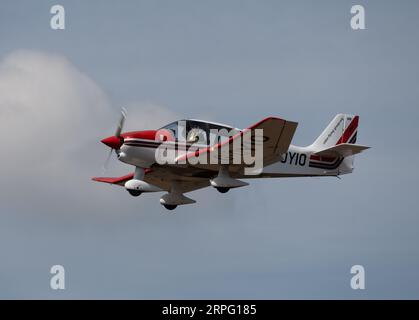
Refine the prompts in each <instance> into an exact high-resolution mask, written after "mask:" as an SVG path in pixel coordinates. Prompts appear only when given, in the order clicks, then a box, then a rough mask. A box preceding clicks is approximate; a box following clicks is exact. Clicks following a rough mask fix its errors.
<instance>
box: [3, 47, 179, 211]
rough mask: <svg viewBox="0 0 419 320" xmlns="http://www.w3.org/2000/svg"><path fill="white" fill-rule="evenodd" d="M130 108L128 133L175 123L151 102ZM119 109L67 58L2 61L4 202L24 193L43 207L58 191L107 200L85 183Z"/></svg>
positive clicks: (24, 56) (19, 54) (33, 55)
mask: <svg viewBox="0 0 419 320" xmlns="http://www.w3.org/2000/svg"><path fill="white" fill-rule="evenodd" d="M127 109H128V113H129V116H128V120H127V130H128V129H130V130H142V129H153V128H155V127H158V126H161V125H164V124H165V123H167V122H170V121H173V120H175V118H176V116H175V114H174V113H172V112H170V111H169V110H167V109H165V108H163V107H159V106H156V105H153V104H152V103H146V104H144V103H132V104H130V105H129V106H127ZM116 110H117V109H116V108H112V106H111V102H110V100H109V98H108V97H107V95H106V93H105V92H104V91H103V90H102V89H101V88H100V87H99V86H98V85H97V84H96V83H95V82H94V81H93V80H92V79H91V78H89V77H88V76H87V75H86V74H84V73H82V72H81V71H79V70H78V69H77V68H76V67H74V66H73V65H72V64H71V63H70V62H69V61H68V60H67V59H66V58H65V57H62V56H59V55H55V54H49V53H42V52H34V51H16V52H13V53H11V54H9V55H8V56H6V57H4V58H3V59H1V60H0V145H1V147H2V155H3V157H2V162H1V166H0V175H1V178H2V179H1V181H2V182H1V183H0V184H1V186H2V189H4V190H7V191H6V192H4V193H3V194H2V195H1V197H5V198H6V197H8V199H10V197H13V196H14V195H16V192H18V191H19V192H22V188H23V189H24V191H25V192H26V193H27V194H28V195H27V196H26V198H28V197H32V198H38V197H41V198H43V199H45V201H49V200H48V199H49V198H48V197H50V198H52V195H53V194H56V193H58V194H60V196H63V197H64V196H65V195H67V197H66V199H71V201H73V202H78V201H79V200H80V199H83V200H86V197H85V196H86V190H89V192H90V193H95V194H96V196H98V197H104V194H103V189H102V188H100V185H95V187H96V188H95V189H94V190H93V189H92V184H93V183H92V182H91V181H90V177H91V176H93V175H96V174H99V173H100V167H101V164H102V163H103V161H104V159H105V158H106V153H107V151H108V150H107V149H106V147H105V146H104V145H102V144H101V143H100V139H101V138H104V137H106V136H108V135H110V134H112V133H113V132H114V130H115V127H116V123H117V120H118V114H117V111H116ZM113 161H114V162H116V161H117V160H116V159H113ZM124 170H125V173H126V171H127V170H132V168H129V167H127V166H125V167H124ZM109 174H110V175H111V174H112V172H109ZM60 190H61V191H60ZM96 191H98V192H96ZM100 192H102V193H100ZM90 196H91V197H94V195H93V194H91V195H90ZM49 202H50V201H49ZM90 202H91V201H90ZM50 203H51V202H50ZM37 205H38V203H37ZM80 206H81V207H82V204H81V203H80ZM44 207H47V206H44ZM38 209H39V210H43V208H42V207H40V208H38Z"/></svg>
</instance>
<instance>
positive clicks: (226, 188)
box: [215, 187, 230, 193]
mask: <svg viewBox="0 0 419 320" xmlns="http://www.w3.org/2000/svg"><path fill="white" fill-rule="evenodd" d="M215 189H217V191H218V192H220V193H226V192H228V190H230V188H228V187H215Z"/></svg>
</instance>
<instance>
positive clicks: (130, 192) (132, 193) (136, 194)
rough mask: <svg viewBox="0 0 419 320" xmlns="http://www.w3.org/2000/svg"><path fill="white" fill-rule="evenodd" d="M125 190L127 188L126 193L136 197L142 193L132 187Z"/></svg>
mask: <svg viewBox="0 0 419 320" xmlns="http://www.w3.org/2000/svg"><path fill="white" fill-rule="evenodd" d="M127 190H128V193H129V194H130V195H132V196H133V197H138V196H139V195H140V194H142V192H141V191H139V190H132V189H127Z"/></svg>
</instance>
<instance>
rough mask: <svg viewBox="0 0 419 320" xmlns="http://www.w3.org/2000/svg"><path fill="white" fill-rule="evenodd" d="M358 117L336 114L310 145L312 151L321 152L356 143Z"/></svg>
mask: <svg viewBox="0 0 419 320" xmlns="http://www.w3.org/2000/svg"><path fill="white" fill-rule="evenodd" d="M358 121H359V116H356V115H349V114H338V115H336V117H334V119H333V120H332V121H331V122H330V123H329V125H328V126H327V127H326V129H324V131H323V132H322V133H321V134H320V136H319V137H318V138H317V139H316V141H314V142H313V144H312V145H311V147H312V149H313V150H323V149H326V148H329V147H333V146H335V145H338V144H341V143H353V144H354V143H356V135H357V131H358Z"/></svg>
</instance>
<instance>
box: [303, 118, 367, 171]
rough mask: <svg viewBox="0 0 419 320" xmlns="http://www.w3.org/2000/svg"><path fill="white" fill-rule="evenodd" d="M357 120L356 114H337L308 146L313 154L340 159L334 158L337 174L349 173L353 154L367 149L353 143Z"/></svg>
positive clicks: (351, 168)
mask: <svg viewBox="0 0 419 320" xmlns="http://www.w3.org/2000/svg"><path fill="white" fill-rule="evenodd" d="M358 122H359V116H357V115H349V114H338V115H336V116H335V118H334V119H333V120H332V121H331V122H330V123H329V125H328V126H327V127H326V129H324V131H323V132H322V133H321V134H320V136H319V137H318V138H317V139H316V141H314V142H313V144H312V145H311V146H310V148H311V149H312V150H313V151H314V153H313V155H315V156H320V158H321V157H323V156H329V157H332V159H333V158H334V159H341V160H340V162H339V160H336V161H337V162H336V163H337V165H338V167H337V168H336V169H337V174H345V173H351V172H352V170H353V168H354V158H355V157H354V154H356V153H359V152H361V151H363V150H366V149H368V147H366V146H360V145H356V144H355V143H356V137H357V132H358ZM338 163H339V164H338ZM333 170H334V169H333Z"/></svg>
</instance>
